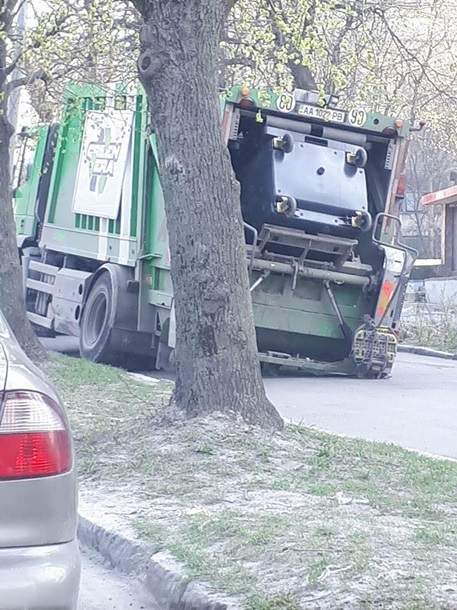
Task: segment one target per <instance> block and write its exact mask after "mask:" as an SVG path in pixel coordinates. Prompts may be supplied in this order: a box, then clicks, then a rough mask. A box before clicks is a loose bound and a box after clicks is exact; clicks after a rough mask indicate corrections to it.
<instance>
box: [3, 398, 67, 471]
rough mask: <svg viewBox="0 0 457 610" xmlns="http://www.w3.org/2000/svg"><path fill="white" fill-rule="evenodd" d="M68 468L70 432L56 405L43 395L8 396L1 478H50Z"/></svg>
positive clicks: (4, 423) (4, 404) (5, 400)
mask: <svg viewBox="0 0 457 610" xmlns="http://www.w3.org/2000/svg"><path fill="white" fill-rule="evenodd" d="M71 466H72V451H71V440H70V433H69V429H68V425H67V421H66V418H65V415H64V414H63V412H62V410H61V408H60V407H59V405H57V404H56V403H55V402H54V401H53V400H51V399H50V398H49V397H47V396H44V395H42V394H37V393H33V392H9V393H7V394H6V395H5V396H4V401H3V413H2V419H1V423H0V479H26V478H36V477H46V476H52V475H56V474H61V473H64V472H67V471H68V470H70V469H71Z"/></svg>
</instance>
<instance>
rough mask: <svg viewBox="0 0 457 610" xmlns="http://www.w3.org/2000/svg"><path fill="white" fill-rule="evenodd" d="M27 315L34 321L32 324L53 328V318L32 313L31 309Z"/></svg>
mask: <svg viewBox="0 0 457 610" xmlns="http://www.w3.org/2000/svg"><path fill="white" fill-rule="evenodd" d="M27 316H28V318H29V320H30V322H32V324H36V325H37V326H44V328H49V329H51V328H52V320H51V318H47V317H46V316H40V315H38V314H37V313H32V312H30V311H28V312H27Z"/></svg>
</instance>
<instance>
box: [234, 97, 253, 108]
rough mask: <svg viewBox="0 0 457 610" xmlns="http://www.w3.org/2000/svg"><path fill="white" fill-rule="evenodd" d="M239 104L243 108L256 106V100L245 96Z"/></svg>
mask: <svg viewBox="0 0 457 610" xmlns="http://www.w3.org/2000/svg"><path fill="white" fill-rule="evenodd" d="M238 105H239V106H241V108H251V107H252V106H254V100H251V98H249V97H244V98H243V99H242V100H241V101H240V103H239V104H238Z"/></svg>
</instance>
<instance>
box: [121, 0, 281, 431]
mask: <svg viewBox="0 0 457 610" xmlns="http://www.w3.org/2000/svg"><path fill="white" fill-rule="evenodd" d="M133 1H134V3H135V5H136V7H137V8H138V9H139V11H140V13H141V15H142V17H143V19H144V26H143V28H142V36H141V44H142V47H141V51H142V52H141V56H140V58H139V62H138V68H139V74H140V79H141V81H142V83H143V85H144V87H145V89H146V92H147V94H148V97H149V100H150V104H151V109H152V110H151V112H152V123H153V128H154V131H155V133H156V135H157V140H158V147H159V155H160V166H161V180H162V186H163V191H164V197H165V210H166V215H167V223H168V231H169V239H170V252H171V274H172V279H173V286H174V293H175V308H176V323H177V345H176V364H177V377H176V390H175V399H176V402H177V404H178V405H179V406H180V407H182V408H183V409H185V411H186V412H187V413H188V414H189V415H191V416H192V415H197V414H204V413H209V412H212V411H215V410H219V411H224V412H235V413H238V414H240V415H241V416H242V417H243V418H244V419H245V420H246V421H248V422H250V423H253V424H260V425H262V426H264V427H268V428H280V427H281V426H282V419H281V418H280V416H279V414H278V413H277V411H276V409H275V408H274V407H273V405H272V404H271V403H270V402H269V401H268V400H267V398H266V395H265V390H264V387H263V383H262V379H261V375H260V366H259V363H258V359H257V349H256V340H255V331H254V322H253V313H252V304H251V299H250V296H249V285H248V274H247V266H246V258H245V246H244V238H243V226H242V217H241V209H240V199H239V186H238V184H237V182H236V180H235V177H234V175H233V172H232V168H231V165H230V159H229V154H228V151H227V149H226V147H225V145H224V143H223V139H222V135H221V127H220V125H221V119H220V112H219V100H218V96H217V60H218V43H219V37H220V33H221V29H222V26H223V24H224V21H225V18H226V16H227V13H228V10H229V8H230V6H231V5H233V4H234V0H231V1H229V0H133Z"/></svg>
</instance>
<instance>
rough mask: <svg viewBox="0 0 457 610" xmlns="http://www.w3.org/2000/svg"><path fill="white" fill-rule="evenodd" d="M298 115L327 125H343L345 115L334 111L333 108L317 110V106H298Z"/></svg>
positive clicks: (341, 111) (342, 112) (342, 111)
mask: <svg viewBox="0 0 457 610" xmlns="http://www.w3.org/2000/svg"><path fill="white" fill-rule="evenodd" d="M298 114H301V115H302V116H307V117H310V118H312V119H320V120H321V121H327V122H329V123H345V122H346V113H345V112H344V110H335V109H334V108H319V107H318V106H310V105H308V104H299V106H298Z"/></svg>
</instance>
